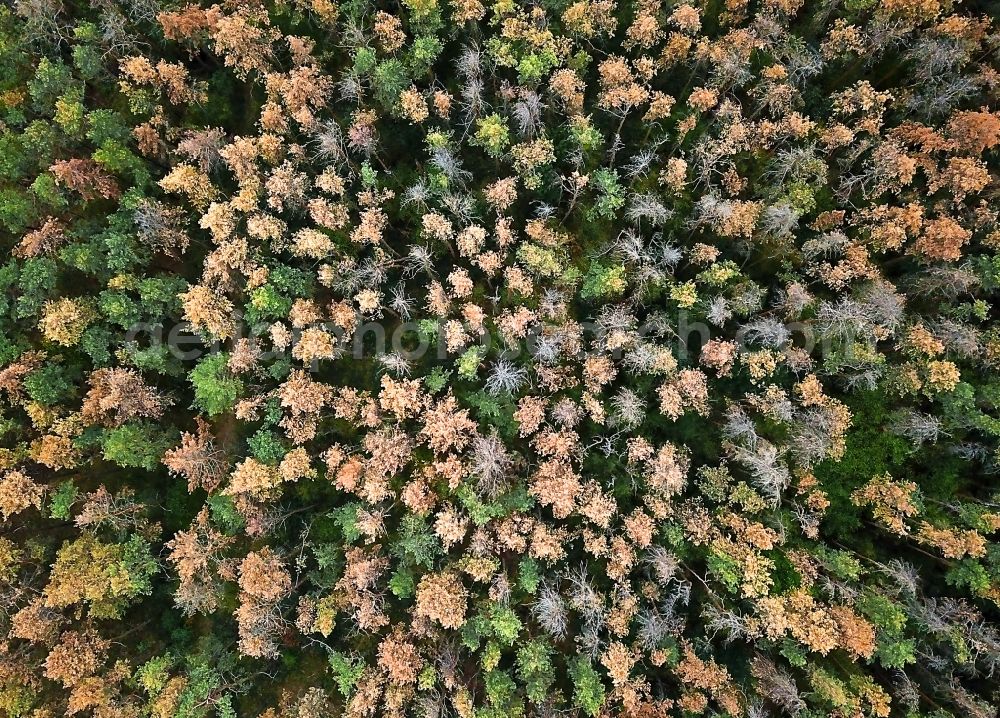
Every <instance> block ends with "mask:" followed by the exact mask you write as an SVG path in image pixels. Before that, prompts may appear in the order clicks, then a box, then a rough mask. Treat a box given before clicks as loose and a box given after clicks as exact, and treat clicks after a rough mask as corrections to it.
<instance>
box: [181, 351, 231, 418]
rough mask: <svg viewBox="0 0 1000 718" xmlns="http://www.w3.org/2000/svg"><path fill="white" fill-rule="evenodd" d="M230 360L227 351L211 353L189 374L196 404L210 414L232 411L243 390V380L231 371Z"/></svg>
mask: <svg viewBox="0 0 1000 718" xmlns="http://www.w3.org/2000/svg"><path fill="white" fill-rule="evenodd" d="M228 361H229V355H228V354H226V353H225V352H219V353H216V354H210V355H208V356H206V357H204V358H202V359H201V360H200V361H199V362H198V364H197V366H195V368H194V369H192V370H191V372H190V373H189V374H188V380H189V381H190V382H191V385H192V386H193V387H194V401H195V405H196V406H198V407H199V408H200V409H202V410H203V411H204V412H205V413H206V414H208V415H209V416H216V415H218V414H224V413H226V412H228V411H231V410H232V408H233V406H234V405H235V404H236V400H237V399H238V398H239V396H240V394H241V392H242V391H243V382H242V381H241V380H240V379H239V377H236V376H233V375H232V374H231V373H230V371H229V369H228V368H227V366H226V364H227V362H228Z"/></svg>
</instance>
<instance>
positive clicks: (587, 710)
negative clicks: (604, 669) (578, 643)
mask: <svg viewBox="0 0 1000 718" xmlns="http://www.w3.org/2000/svg"><path fill="white" fill-rule="evenodd" d="M569 675H570V677H571V678H572V679H573V705H575V706H576V707H578V708H580V709H581V710H582V711H583V712H584V714H585V715H588V716H596V715H597V714H598V713H600V711H601V707H602V706H603V705H604V685H603V684H602V683H601V676H600V674H598V672H597V671H596V670H594V667H593V666H591V665H590V662H589V661H587V659H586V658H582V657H581V658H576V659H574V660H572V661H570V664H569Z"/></svg>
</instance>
